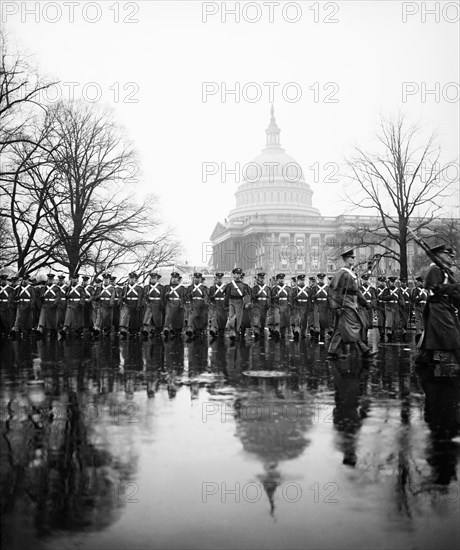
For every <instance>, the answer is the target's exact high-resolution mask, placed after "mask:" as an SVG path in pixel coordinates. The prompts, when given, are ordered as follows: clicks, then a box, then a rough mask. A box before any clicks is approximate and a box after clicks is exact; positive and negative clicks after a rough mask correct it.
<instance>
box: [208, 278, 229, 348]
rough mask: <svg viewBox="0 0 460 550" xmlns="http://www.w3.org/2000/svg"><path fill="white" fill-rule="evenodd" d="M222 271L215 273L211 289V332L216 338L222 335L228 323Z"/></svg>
mask: <svg viewBox="0 0 460 550" xmlns="http://www.w3.org/2000/svg"><path fill="white" fill-rule="evenodd" d="M223 276H224V274H223V273H222V272H217V273H216V274H215V275H214V284H213V285H212V286H211V288H210V289H209V307H210V312H211V328H210V329H209V334H210V335H211V336H212V337H213V338H215V337H216V336H217V335H219V336H222V335H223V334H224V332H225V325H226V324H227V311H226V310H225V307H224V299H225V286H226V284H225V283H223V282H222V277H223Z"/></svg>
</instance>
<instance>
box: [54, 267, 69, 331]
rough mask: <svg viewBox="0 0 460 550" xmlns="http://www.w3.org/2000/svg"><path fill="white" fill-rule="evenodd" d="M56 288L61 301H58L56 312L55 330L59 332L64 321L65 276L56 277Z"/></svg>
mask: <svg viewBox="0 0 460 550" xmlns="http://www.w3.org/2000/svg"><path fill="white" fill-rule="evenodd" d="M56 286H57V287H58V288H59V290H60V294H61V297H62V299H61V300H59V301H58V303H57V307H56V311H57V329H58V330H61V329H62V328H64V321H65V310H66V302H65V299H64V297H65V295H66V292H67V288H68V286H67V285H66V284H65V275H58V282H57V283H56Z"/></svg>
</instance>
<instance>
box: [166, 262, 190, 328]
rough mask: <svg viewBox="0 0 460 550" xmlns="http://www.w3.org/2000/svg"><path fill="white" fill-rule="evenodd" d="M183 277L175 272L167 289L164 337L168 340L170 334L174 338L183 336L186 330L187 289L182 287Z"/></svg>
mask: <svg viewBox="0 0 460 550" xmlns="http://www.w3.org/2000/svg"><path fill="white" fill-rule="evenodd" d="M181 279H182V277H181V276H180V275H179V273H177V272H176V271H174V272H173V273H171V280H170V283H169V285H167V286H166V288H165V296H164V303H165V326H164V329H163V334H164V337H165V338H166V339H167V338H168V337H169V333H171V335H172V336H181V334H182V329H183V328H184V309H185V299H186V295H187V289H186V288H185V287H184V286H183V285H182V283H181V282H180V280H181Z"/></svg>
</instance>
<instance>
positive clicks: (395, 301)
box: [381, 277, 403, 342]
mask: <svg viewBox="0 0 460 550" xmlns="http://www.w3.org/2000/svg"><path fill="white" fill-rule="evenodd" d="M388 281H389V283H390V285H389V286H388V287H387V288H386V289H385V290H384V292H383V294H382V296H381V300H383V301H384V302H385V332H386V333H387V341H388V342H392V341H393V340H394V338H395V336H396V333H397V332H398V331H399V328H400V326H401V321H400V316H399V308H400V307H401V305H402V302H403V299H402V297H401V291H400V289H399V288H397V287H396V285H395V281H396V277H388Z"/></svg>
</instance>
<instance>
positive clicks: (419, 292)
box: [411, 277, 428, 343]
mask: <svg viewBox="0 0 460 550" xmlns="http://www.w3.org/2000/svg"><path fill="white" fill-rule="evenodd" d="M415 281H416V283H417V286H416V287H415V288H413V289H412V292H411V300H412V304H413V306H414V315H415V343H418V341H419V340H420V337H421V336H422V333H423V327H424V323H423V310H424V309H425V304H426V301H427V298H428V291H427V290H426V289H425V288H424V287H423V277H416V278H415Z"/></svg>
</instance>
